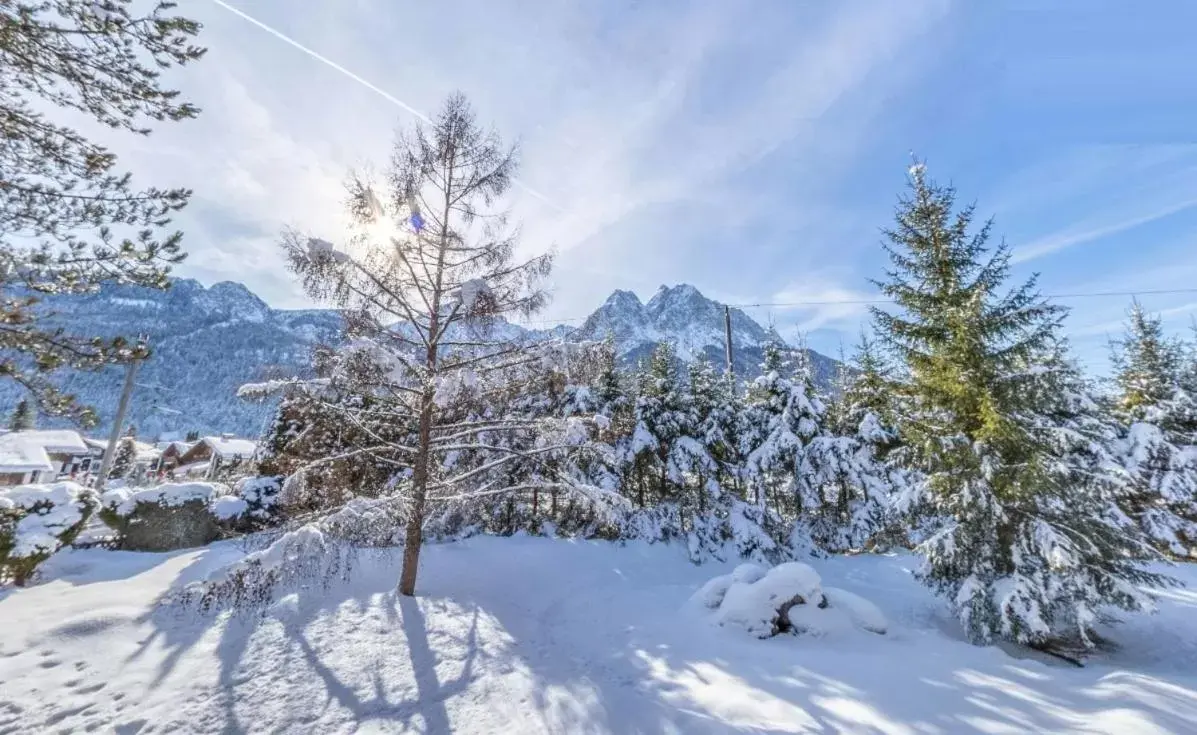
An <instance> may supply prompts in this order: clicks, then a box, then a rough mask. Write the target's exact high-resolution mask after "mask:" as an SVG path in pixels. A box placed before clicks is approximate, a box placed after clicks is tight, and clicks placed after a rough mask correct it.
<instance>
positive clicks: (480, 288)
mask: <svg viewBox="0 0 1197 735" xmlns="http://www.w3.org/2000/svg"><path fill="white" fill-rule="evenodd" d="M458 298H459V299H460V301H461V308H462V309H463V310H464V311H465V312H466V313H470V312H472V311H473V310H474V307H475V306H476V305H477V304H478V300H479V299H483V300H493V299H494V292H493V291H492V290H491V287H490V284H488V283H487V282H486V281H484V280H482V279H481V278H471V279H470V280H468V281H466V282H465V283H463V284H461V289H460V290H459V292H458Z"/></svg>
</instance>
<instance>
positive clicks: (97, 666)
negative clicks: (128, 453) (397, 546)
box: [0, 538, 1197, 735]
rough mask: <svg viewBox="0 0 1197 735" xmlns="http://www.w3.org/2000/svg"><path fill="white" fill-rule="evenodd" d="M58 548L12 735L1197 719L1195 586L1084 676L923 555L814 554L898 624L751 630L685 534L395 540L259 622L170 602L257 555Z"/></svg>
mask: <svg viewBox="0 0 1197 735" xmlns="http://www.w3.org/2000/svg"><path fill="white" fill-rule="evenodd" d="M242 553H243V552H242V550H241V547H240V546H239V545H237V544H235V543H223V544H217V545H214V546H211V547H208V548H206V549H202V550H196V551H189V552H177V553H172V554H136V553H127V552H109V551H99V550H90V551H73V552H64V553H62V554H59V555H58V556H56V557H55V558H53V559H52V560H51V561H50V562H48V563H47V566H46V573H47V576H48V577H49V581H48V582H46V583H45V584H42V585H39V586H36V587H32V588H28V589H16V590H6V591H4V592H0V732H5V733H8V732H13V733H15V732H21V733H27V732H34V733H40V732H116V733H122V734H128V733H151V732H156V733H166V732H302V733H309V732H321V733H326V732H333V733H337V732H363V733H372V732H408V731H410V732H432V733H445V732H465V733H472V732H478V733H497V732H518V733H534V732H563V733H608V732H610V733H671V732H673V733H722V732H753V733H766V732H768V733H771V732H884V733H900V734H906V733H958V732H972V731H977V732H991V733H998V732H1011V733H1013V732H1018V733H1025V732H1045V731H1047V732H1059V731H1068V732H1076V731H1083V732H1109V733H1135V734H1136V735H1138V734H1142V733H1153V732H1177V733H1181V732H1197V567H1194V566H1192V565H1190V566H1187V567H1180V568H1178V569H1176V570H1174V572H1175V574H1177V575H1178V576H1181V577H1183V578H1185V579H1186V580H1187V581H1188V582H1189V584H1190V586H1191V588H1192V589H1190V590H1176V591H1168V592H1166V593H1164V595H1163V597H1162V598H1161V610H1160V613H1159V614H1158V615H1155V616H1152V617H1141V618H1137V619H1134V620H1132V621H1131V622H1130V623H1128V624H1127V625H1124V626H1121V627H1119V628H1117V629H1116V631H1115V633H1114V636H1115V637H1116V638H1117V640H1118V641H1119V642H1120V643H1121V644H1123V645H1122V649H1121V651H1120V652H1117V653H1114V654H1110V655H1109V656H1108V657H1106V658H1104V659H1099V660H1095V661H1093V662H1091V663H1090V665H1089V666H1088V667H1087V668H1085V669H1076V668H1073V667H1071V666H1069V665H1067V664H1063V663H1060V662H1056V661H1054V660H1049V659H1040V658H1035V657H1028V656H1027V655H1025V654H1019V653H1018V652H1017V651H1012V652H1007V651H1003V650H1001V649H999V648H979V647H975V646H971V645H969V644H968V643H965V642H964V641H963V640H961V639H960V635H959V632H958V630H957V628H956V626H955V625H954V624H953V623H951V622H950V621H949V619H948V617H947V615H946V614H944V613H943V612H942V609H941V608H940V606H939V605H938V603H937V602H936V601H935V600H934V599H933V598H932V597H931V596H930V595H929V594H928V593H926V592H925V591H924V590H923V589H922V587H920V586H919V585H918V584H917V583H916V582H915V581H914V580H912V579H911V577H910V574H909V570H910V568H911V567H912V566H913V565H914V562H915V560H914V558H913V557H909V556H888V557H879V556H859V557H851V558H835V559H830V560H825V561H815V562H814V563H813V566H814V567H815V568H816V569H817V570H818V572H819V573H820V574H821V575H822V577H823V581H824V583H826V584H828V585H834V586H838V587H842V588H844V589H846V590H848V591H850V592H855V593H857V594H859V595H862V596H864V597H866V598H868V599H871V600H873V601H874V602H875V603H877V605H878V606H879V607H880V608H881V609H882V610H883V612H884V613H885V615H886V616H887V617H888V620H889V632H888V634H887V635H884V636H877V635H873V634H871V633H866V632H863V631H856V630H841V631H838V632H836V633H835V634H832V635H828V636H824V637H818V638H812V637H809V636H805V637H778V638H774V639H769V640H756V639H753V638H749V637H746V636H745V634H744V633H743V632H738V631H734V630H730V629H722V628H718V627H714V626H713V625H712V624H711V623H710V622H709V621H708V620H707V619H706V618H704V617H703V616H702V615H700V614H699V613H698V612H697V611H696V610H695V609H694V606H692V605H687V599H688V598H689V597H690V595H691V594H692V593H693V592H694V591H695V590H697V589H698V588H699V587H700V586H701V585H702V584H703V583H704V582H706V581H707V580H708V579H710V578H711V577H712V576H714V575H716V574H719V573H724V572H727V571H729V570H730V568H731V565H727V566H712V565H707V566H703V567H696V566H694V565H692V564H690V563H689V562H688V561H686V559H685V557H684V555H683V554H682V552H681V551H680V550H679V549H677V548H670V547H667V546H662V545H657V546H647V545H642V544H629V545H626V546H619V545H615V544H609V543H603V542H570V541H561V540H548V539H536V538H513V539H497V538H475V539H470V540H467V541H464V542H459V543H453V544H444V545H436V546H430V547H428V548H426V549H425V551H424V557H423V564H422V569H421V578H420V580H421V584H420V591H421V596H420V597H419V598H417V599H414V600H413V599H407V598H400V597H398V596H397V595H396V594H395V593H394V591H393V587H394V583H395V581H396V579H397V577H398V569H399V553H398V552H395V551H379V552H368V553H366V554H364V555H363V557H362V560H361V562H360V563H359V564H358V566H357V567H356V568H355V569H354V571H353V574H352V578H351V581H350V582H347V583H343V584H338V585H335V586H334V587H333V588H332V589H330V590H329V591H327V592H324V591H319V592H317V591H316V590H312V591H311V592H309V593H308V594H307V595H306V596H305V595H304V594H302V593H301V594H300V595H293V596H288V597H285V598H283V599H282V600H281V601H280V602H278V603H276V604H275V605H274V606H273V607H272V608H271V609H270V611H269V612H268V613H267V614H266V615H264V616H258V615H242V616H239V617H233V618H230V617H228V616H227V615H224V616H211V617H201V616H199V615H198V614H196V613H185V614H184V613H179V612H177V611H172V610H166V609H156V608H155V606H154V601H155V599H156V598H157V597H158V596H159V595H161V594H162V593H164V592H165V591H167V590H169V589H170V588H172V587H173V586H177V585H180V584H185V583H187V582H189V581H193V580H195V579H199V578H201V577H202V576H204V575H205V574H206V573H207V572H208V571H209V570H211V569H213V568H215V567H217V566H219V565H221V564H223V563H227V562H228V561H231V560H233V559H236V558H237V557H238V556H240V555H241V554H242Z"/></svg>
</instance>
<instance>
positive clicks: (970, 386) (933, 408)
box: [873, 164, 1163, 645]
mask: <svg viewBox="0 0 1197 735" xmlns="http://www.w3.org/2000/svg"><path fill="white" fill-rule="evenodd" d="M909 188H910V192H909V195H907V196H904V197H902V198H901V199H900V200H899V204H898V207H897V211H896V216H895V222H896V224H895V226H894V227H893V228H892V229H890V230H888V231H887V232H886V236H887V239H888V243H887V245H886V247H885V250H886V252H887V253H888V255H889V257H890V261H891V264H892V267H891V269H890V270H889V271H888V273H887V277H886V279H885V280H884V281H881V282H879V283H878V284H877V285H878V286H879V287H880V288H881V290H882V292H883V293H884V294H885V295H886V296H887V297H889V298H890V299H892V300H893V301H894V302H895V303H896V305H897V310H896V311H893V312H890V311H885V310H882V309H873V317H874V321H875V329H876V332H877V333H878V335H879V336H880V337H881V338H882V339H883V340H884V342H885V344H886V345H887V346H888V347H890V348H891V349H892V350H893V352H894V354H895V355H896V357H897V358H898V359H899V360H900V362H901V363H902V364H903V365H904V366H905V368H906V373H907V380H906V382H905V384H904V387H903V388H904V392H905V393H906V395H905V396H904V397H905V399H906V402H905V403H904V406H903V411H902V415H901V416H900V417H899V420H898V422H897V426H898V429H899V431H900V433H901V440H902V442H903V444H904V445H905V448H904V451H903V455H904V458H905V462H906V463H907V466H908V468H909V469H911V470H916V471H918V472H919V473H921V478H922V479H921V481H920V482H917V483H915V484H914V485H913V486H912V487H911V488H910V490H909V492H908V493H907V497H906V498H905V501H906V502H905V504H906V505H907V507H917V508H918V509H919V510H920V511H921V513H922V514H924V515H928V516H930V517H932V518H934V519H936V520H937V521H938V523H939V527H938V530H937V531H936V532H935V533H934V534H933V535H932V536H931V537H930V538H928V539H926V540H925V541H924V542H923V543H922V544H920V546H919V549H920V551H921V552H922V553H923V554H924V555H925V564H924V568H923V570H922V572H921V577H922V578H923V579H924V581H926V582H927V583H928V584H929V585H930V586H931V588H932V589H933V590H935V591H936V592H938V593H940V594H942V595H944V596H945V597H946V598H947V599H948V600H949V602H950V603H951V604H952V606H953V608H954V609H955V611H956V614H957V616H958V617H959V619H960V621H961V623H962V624H963V626H964V628H965V630H966V632H967V634H968V635H969V636H970V638H971V639H972V640H974V641H976V642H988V641H990V640H992V639H993V638H995V637H1000V638H1005V639H1009V640H1013V641H1016V642H1020V643H1026V644H1031V645H1043V644H1045V643H1046V642H1047V641H1048V640H1050V639H1051V638H1052V637H1053V636H1055V635H1058V634H1062V633H1067V632H1072V633H1074V634H1076V635H1078V636H1079V638H1080V639H1081V640H1082V641H1083V642H1084V643H1086V644H1089V643H1090V642H1091V633H1092V629H1093V626H1094V624H1095V622H1096V621H1097V620H1098V619H1099V616H1100V615H1101V614H1102V611H1103V609H1104V608H1106V607H1107V606H1114V607H1121V608H1124V609H1132V610H1134V609H1144V608H1146V607H1148V606H1149V604H1150V602H1149V599H1148V598H1147V597H1146V595H1144V594H1143V593H1142V592H1141V591H1140V589H1139V587H1140V586H1141V585H1148V584H1158V583H1161V582H1162V581H1163V580H1162V578H1161V577H1159V576H1158V575H1155V574H1152V573H1148V572H1146V571H1144V570H1143V569H1141V568H1140V567H1138V566H1136V565H1135V564H1134V562H1133V561H1132V559H1134V558H1136V557H1137V556H1138V554H1139V552H1140V549H1141V545H1142V544H1141V536H1140V535H1139V534H1138V533H1137V532H1136V529H1135V528H1134V527H1133V526H1131V525H1130V524H1129V523H1127V522H1126V521H1125V516H1123V515H1122V514H1121V513H1119V512H1118V509H1117V508H1116V506H1115V499H1116V494H1115V490H1114V489H1113V483H1112V482H1111V478H1110V475H1109V470H1108V468H1106V467H1103V466H1102V465H1103V463H1102V462H1101V461H1100V457H1099V456H1096V455H1099V454H1100V449H1101V447H1102V446H1103V445H1102V443H1101V442H1100V441H1099V437H1089V436H1086V432H1085V431H1084V430H1083V429H1087V428H1088V427H1090V426H1091V425H1093V424H1094V423H1099V422H1097V421H1093V420H1091V419H1093V415H1092V402H1091V401H1089V400H1087V399H1086V397H1085V396H1084V395H1083V392H1082V391H1080V390H1079V388H1078V386H1077V385H1076V384H1077V383H1078V382H1079V381H1078V380H1077V378H1076V374H1075V371H1074V370H1073V369H1072V368H1071V367H1070V366H1069V365H1068V362H1067V360H1066V359H1065V358H1064V352H1063V350H1064V348H1063V345H1062V341H1061V340H1060V339H1059V338H1058V331H1059V325H1060V322H1061V320H1062V318H1063V316H1064V314H1063V311H1062V310H1061V309H1060V308H1059V307H1055V306H1052V305H1050V304H1048V303H1047V302H1046V301H1045V300H1044V299H1043V298H1042V297H1041V296H1040V295H1039V293H1038V291H1037V290H1036V287H1035V280H1034V279H1033V278H1032V279H1031V280H1029V281H1027V282H1025V283H1023V284H1021V285H1019V286H1016V287H1014V288H1013V289H1011V290H1009V291H1005V292H1002V291H1001V289H1002V288H1003V285H1004V284H1005V282H1006V281H1007V280H1008V278H1009V250H1008V248H1007V247H1006V245H1005V244H1004V243H999V244H998V245H997V246H995V247H993V248H992V249H991V248H990V244H989V234H990V229H991V223H986V224H984V225H983V226H981V227H980V228H977V229H975V230H974V228H973V226H972V225H973V215H974V210H973V207H972V206H968V207H964V208H961V209H957V208H956V203H955V191H954V190H953V189H952V188H951V187H950V186H940V185H937V184H935V183H934V182H933V181H931V180H930V179H929V178H928V177H927V174H926V170H925V168H924V166H923V165H922V164H917V165H915V166H913V167H912V168H911V170H910V177H909Z"/></svg>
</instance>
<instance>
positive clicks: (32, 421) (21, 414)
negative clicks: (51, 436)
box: [8, 399, 37, 431]
mask: <svg viewBox="0 0 1197 735" xmlns="http://www.w3.org/2000/svg"><path fill="white" fill-rule="evenodd" d="M36 426H37V409H35V408H34V407H33V404H32V403H30V402H29V401H28V400H26V399H22V400H20V401H18V402H17V407H16V408H15V409H13V412H12V416H11V417H10V418H9V420H8V430H9V431H31V430H32V429H34V428H35V427H36Z"/></svg>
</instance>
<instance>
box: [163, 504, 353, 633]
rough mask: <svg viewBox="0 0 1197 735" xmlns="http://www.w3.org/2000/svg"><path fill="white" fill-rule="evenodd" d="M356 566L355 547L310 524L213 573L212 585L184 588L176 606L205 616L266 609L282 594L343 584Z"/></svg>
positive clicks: (208, 582) (209, 579)
mask: <svg viewBox="0 0 1197 735" xmlns="http://www.w3.org/2000/svg"><path fill="white" fill-rule="evenodd" d="M352 563H353V547H352V546H351V545H349V544H347V543H345V542H343V541H340V540H338V539H336V538H333V537H331V536H330V535H328V534H326V533H324V532H323V531H321V530H320V528H319V527H318V526H316V525H315V524H309V525H306V526H303V527H301V528H299V529H297V530H295V531H289V532H287V533H285V534H283V535H282V536H280V537H279V538H278V539H276V540H275V541H274V542H273V543H272V544H271V545H270V546H268V547H267V548H265V549H262V550H261V551H255V552H253V553H252V554H249V555H247V556H246V557H244V558H242V559H239V560H237V561H235V562H233V563H231V564H227V565H225V566H223V567H220V568H218V569H216V570H214V571H212V572H211V573H210V574H209V575H208V577H207V578H206V579H204V580H201V581H199V582H193V583H191V584H189V585H187V586H186V587H184V588H183V590H182V591H181V592H179V593H178V594H177V595H175V596H174V598H172V600H171V601H172V602H173V603H174V604H177V605H183V606H194V607H198V608H199V609H200V610H202V611H205V612H207V611H211V610H219V609H224V608H235V609H254V608H258V609H260V608H262V607H264V606H266V605H267V604H269V603H270V602H271V601H272V600H273V599H274V596H275V593H276V592H277V591H279V590H280V589H286V588H289V587H291V586H293V585H294V584H302V585H304V586H305V587H306V586H310V585H312V584H313V583H315V584H328V583H329V582H331V581H333V580H334V579H343V578H345V577H346V575H348V573H349V571H350V569H351V568H352Z"/></svg>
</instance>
